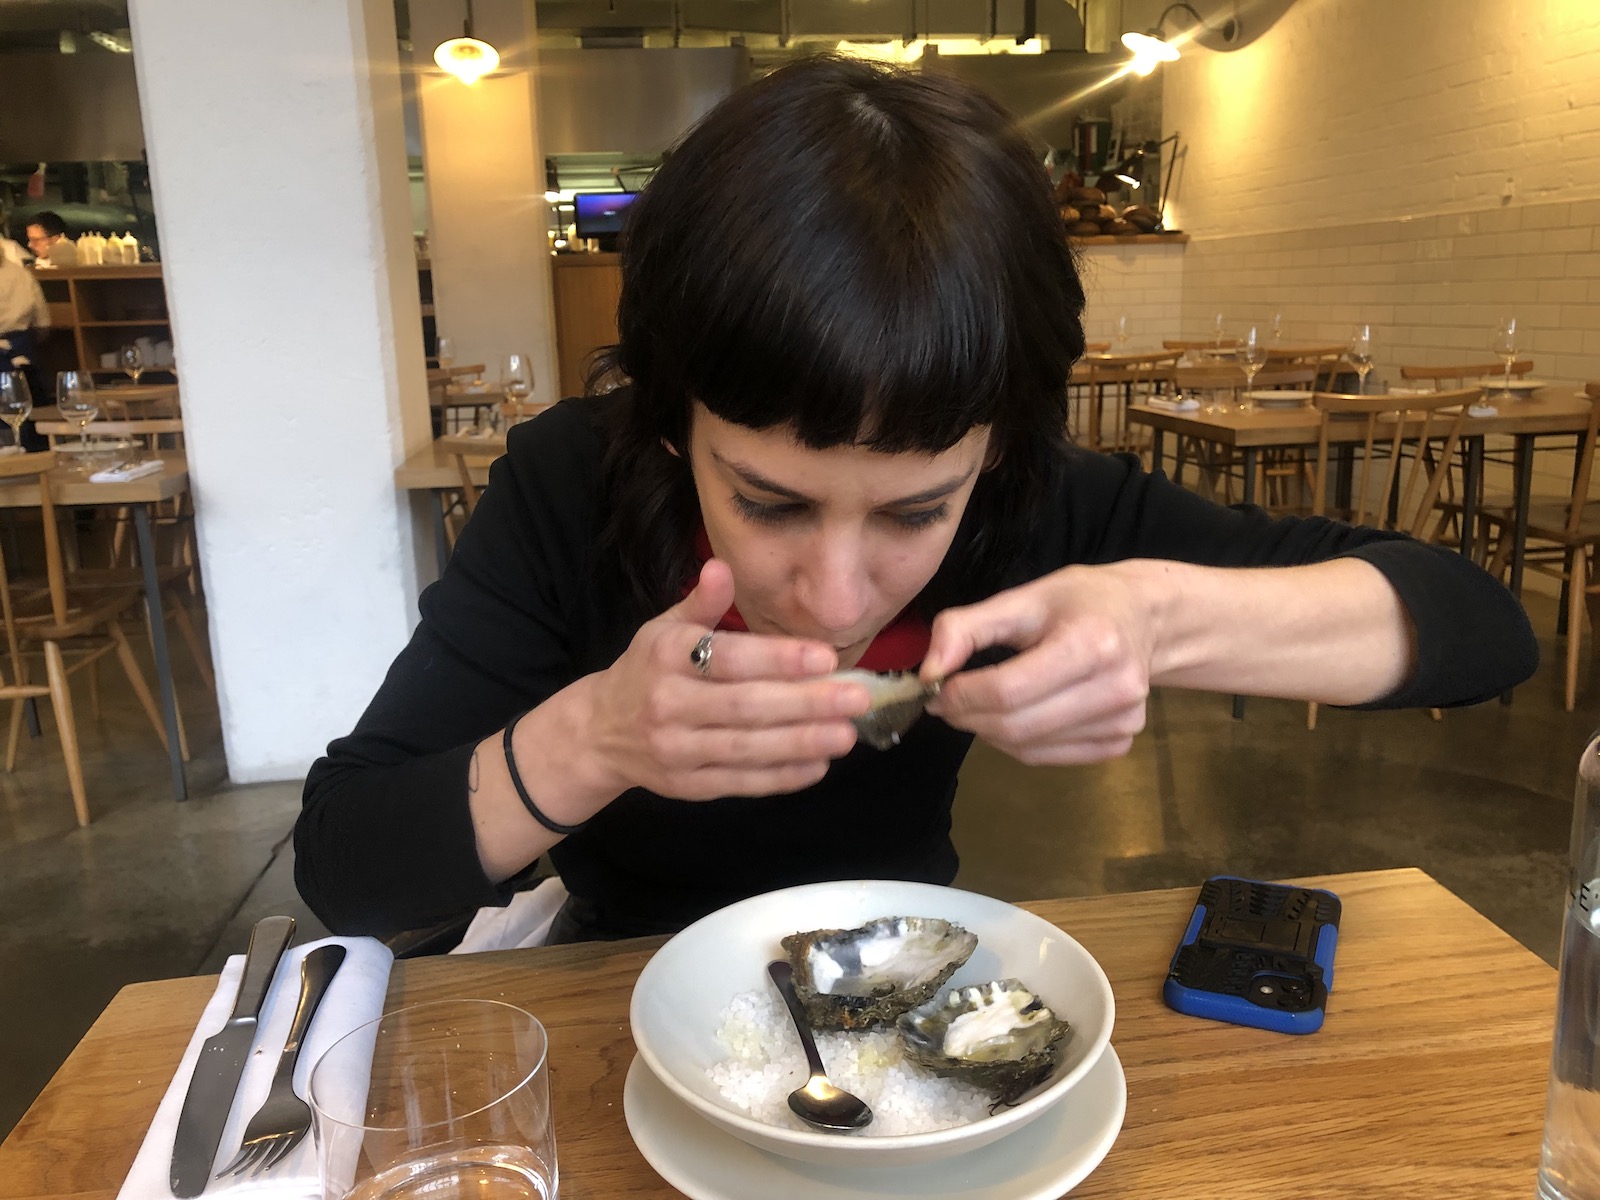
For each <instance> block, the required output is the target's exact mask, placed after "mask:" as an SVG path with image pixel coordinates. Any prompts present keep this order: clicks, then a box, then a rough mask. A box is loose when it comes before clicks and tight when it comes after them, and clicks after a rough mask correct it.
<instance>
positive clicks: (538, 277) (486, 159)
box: [409, 0, 557, 400]
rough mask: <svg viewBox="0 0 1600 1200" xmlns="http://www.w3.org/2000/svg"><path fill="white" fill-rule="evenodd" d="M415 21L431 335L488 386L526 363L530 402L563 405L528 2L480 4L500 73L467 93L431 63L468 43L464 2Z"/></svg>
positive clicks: (445, 4)
mask: <svg viewBox="0 0 1600 1200" xmlns="http://www.w3.org/2000/svg"><path fill="white" fill-rule="evenodd" d="M409 11H410V15H411V47H412V51H411V57H412V61H413V63H414V64H415V69H416V71H417V97H418V102H419V107H420V110H421V114H420V115H421V119H422V174H423V180H424V182H425V184H426V186H427V189H428V210H429V213H430V214H431V219H432V223H431V225H430V227H429V230H428V236H429V249H430V253H431V256H432V259H433V303H434V314H435V317H436V327H437V329H438V331H439V333H440V334H441V335H448V336H449V337H450V338H452V339H453V340H454V342H455V346H456V361H457V362H461V363H484V364H485V365H486V366H487V367H488V369H489V373H488V378H489V379H490V380H494V379H496V378H497V374H496V372H497V371H498V370H499V366H498V363H499V360H500V359H501V358H502V357H503V356H504V355H506V354H508V353H510V352H512V351H518V352H520V353H523V354H527V355H528V356H529V358H530V360H531V362H532V364H533V368H534V375H535V379H534V397H535V398H536V399H544V400H552V399H556V398H557V397H556V396H555V394H554V389H555V388H556V383H557V376H556V367H555V323H554V318H553V315H552V308H553V304H552V301H551V290H550V249H549V242H548V241H547V239H546V237H545V230H546V229H547V228H548V224H549V206H548V205H547V204H546V203H545V199H544V191H545V177H544V156H543V154H542V153H541V152H540V148H539V124H538V119H537V104H538V88H537V85H536V79H535V72H536V71H537V66H538V64H537V51H536V50H535V34H536V32H537V23H536V20H535V17H534V9H533V0H475V2H474V4H473V32H474V33H475V34H476V35H477V36H478V37H480V38H482V39H483V40H484V41H486V42H489V43H490V44H491V45H492V46H494V48H495V49H496V50H498V51H499V52H500V69H499V70H497V71H495V72H494V73H493V74H491V75H489V76H486V77H485V78H484V79H481V80H479V81H478V83H476V84H474V85H473V86H472V87H468V86H466V85H465V84H463V83H462V82H461V81H460V80H458V79H456V78H455V77H454V76H451V75H446V74H445V73H444V72H443V71H440V70H439V69H438V68H437V67H436V66H435V65H434V62H433V51H434V47H436V46H437V45H438V44H439V43H440V42H442V41H445V40H446V39H448V38H454V37H460V36H461V22H462V16H463V14H464V13H465V12H466V5H465V4H464V3H463V2H462V0H411V4H410V10H409Z"/></svg>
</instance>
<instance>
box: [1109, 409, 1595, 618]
mask: <svg viewBox="0 0 1600 1200" xmlns="http://www.w3.org/2000/svg"><path fill="white" fill-rule="evenodd" d="M1574 389H1575V385H1572V384H1558V385H1552V386H1551V387H1548V388H1545V389H1543V390H1542V391H1540V392H1537V393H1535V394H1534V395H1533V396H1531V397H1529V398H1528V399H1525V400H1505V399H1502V400H1500V401H1499V409H1500V411H1499V413H1498V414H1496V415H1495V416H1492V417H1468V418H1467V420H1466V424H1465V426H1464V427H1463V429H1462V437H1463V440H1464V441H1465V444H1466V447H1467V468H1466V479H1465V480H1464V482H1463V497H1464V499H1466V500H1469V501H1470V500H1471V498H1473V497H1474V496H1475V493H1476V487H1475V484H1474V481H1475V480H1476V479H1477V478H1478V476H1479V474H1480V473H1481V472H1482V469H1483V439H1484V438H1485V437H1487V436H1489V435H1491V434H1502V435H1509V436H1511V437H1512V438H1513V439H1514V445H1515V455H1514V459H1513V468H1512V479H1513V492H1514V497H1513V504H1514V513H1515V527H1514V530H1513V534H1512V536H1513V539H1514V540H1513V542H1512V552H1511V590H1512V592H1514V593H1515V594H1516V595H1518V596H1521V595H1522V569H1523V545H1524V543H1525V542H1526V541H1527V536H1528V505H1529V501H1530V493H1531V489H1532V486H1533V447H1534V442H1535V441H1536V440H1537V439H1538V438H1540V437H1544V436H1548V435H1551V434H1568V435H1570V434H1574V433H1582V432H1583V431H1584V430H1585V429H1586V428H1587V427H1588V420H1589V408H1590V402H1589V401H1588V400H1587V399H1585V398H1583V397H1580V396H1578V395H1576V394H1575V390H1574ZM1395 399H1396V401H1397V402H1398V401H1400V400H1401V399H1402V397H1399V396H1396V397H1395ZM1128 422H1129V423H1130V424H1133V425H1144V426H1147V427H1148V428H1150V429H1151V430H1152V431H1153V434H1154V442H1153V444H1152V449H1151V462H1152V463H1153V464H1154V465H1155V466H1157V467H1159V466H1160V465H1161V458H1162V452H1163V448H1164V446H1163V439H1164V435H1166V434H1168V433H1172V434H1176V435H1178V436H1179V437H1187V438H1195V439H1197V440H1199V441H1203V442H1210V443H1212V444H1214V445H1218V446H1224V447H1227V448H1228V449H1230V450H1238V451H1239V454H1240V459H1241V461H1242V463H1243V469H1244V501H1245V503H1246V504H1251V503H1254V501H1255V477H1256V462H1257V459H1258V457H1259V455H1260V452H1261V451H1262V450H1282V449H1293V448H1296V447H1303V446H1315V445H1316V444H1317V433H1318V429H1319V423H1320V421H1319V417H1318V414H1317V410H1316V409H1314V408H1311V407H1310V406H1303V407H1299V408H1262V407H1261V406H1260V405H1257V406H1255V407H1254V408H1252V409H1251V410H1250V411H1248V412H1239V411H1237V410H1230V411H1228V412H1215V413H1208V412H1204V411H1202V410H1199V409H1196V410H1193V411H1190V412H1173V411H1171V410H1169V409H1163V408H1152V407H1151V406H1150V405H1148V404H1133V405H1130V406H1129V408H1128ZM1363 436H1364V435H1363V432H1362V426H1361V424H1360V423H1359V422H1351V423H1350V428H1349V429H1335V430H1333V431H1332V436H1331V438H1330V440H1331V441H1335V442H1341V441H1342V442H1357V441H1360V440H1362V438H1363ZM1461 524H1462V538H1461V542H1462V553H1464V554H1468V555H1470V554H1471V552H1472V525H1473V522H1472V513H1471V510H1470V508H1469V509H1468V511H1467V512H1466V513H1465V514H1464V516H1463V519H1462V523H1461Z"/></svg>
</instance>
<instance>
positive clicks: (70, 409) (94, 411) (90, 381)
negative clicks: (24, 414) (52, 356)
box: [56, 371, 100, 456]
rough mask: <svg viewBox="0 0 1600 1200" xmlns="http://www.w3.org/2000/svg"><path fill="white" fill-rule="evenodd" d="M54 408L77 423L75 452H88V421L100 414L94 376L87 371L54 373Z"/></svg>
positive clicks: (64, 417) (83, 453) (66, 418)
mask: <svg viewBox="0 0 1600 1200" xmlns="http://www.w3.org/2000/svg"><path fill="white" fill-rule="evenodd" d="M56 410H57V411H58V412H60V413H61V416H62V419H63V420H67V421H76V422H77V423H78V449H77V453H78V454H79V455H80V456H81V455H87V454H88V453H89V422H90V421H92V420H94V419H95V418H96V417H97V416H99V415H100V401H99V398H98V397H96V395H95V391H94V376H93V375H91V374H89V372H87V371H61V372H59V373H58V374H57V375H56Z"/></svg>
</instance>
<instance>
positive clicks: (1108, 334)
mask: <svg viewBox="0 0 1600 1200" xmlns="http://www.w3.org/2000/svg"><path fill="white" fill-rule="evenodd" d="M1183 257H1184V247H1183V244H1182V243H1181V242H1178V243H1173V244H1170V245H1162V244H1159V243H1158V244H1154V245H1152V244H1139V243H1132V244H1129V243H1123V244H1121V245H1102V246H1083V247H1081V248H1080V250H1079V260H1078V265H1079V268H1080V271H1081V274H1082V278H1083V288H1084V292H1085V294H1086V295H1087V297H1088V303H1087V304H1086V305H1085V307H1084V313H1083V325H1084V332H1085V333H1086V334H1087V335H1088V339H1089V340H1090V341H1091V342H1114V341H1115V337H1116V327H1117V318H1118V317H1119V316H1121V315H1123V314H1126V315H1127V318H1128V345H1127V348H1128V349H1130V350H1148V349H1152V348H1154V347H1156V346H1159V345H1160V344H1161V339H1162V338H1168V337H1175V336H1176V331H1177V329H1178V326H1179V324H1180V322H1181V320H1182V309H1183Z"/></svg>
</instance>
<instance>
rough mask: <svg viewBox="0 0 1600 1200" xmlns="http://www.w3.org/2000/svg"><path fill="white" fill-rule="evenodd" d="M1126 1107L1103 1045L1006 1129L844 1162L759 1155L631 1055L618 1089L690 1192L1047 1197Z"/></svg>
mask: <svg viewBox="0 0 1600 1200" xmlns="http://www.w3.org/2000/svg"><path fill="white" fill-rule="evenodd" d="M1127 1106H1128V1082H1127V1077H1126V1076H1125V1075H1124V1074H1123V1072H1122V1062H1121V1060H1120V1059H1118V1058H1117V1052H1116V1051H1115V1050H1114V1049H1112V1048H1111V1047H1110V1046H1107V1047H1106V1048H1105V1050H1104V1051H1103V1052H1102V1053H1101V1055H1100V1057H1099V1059H1098V1060H1097V1061H1096V1062H1095V1064H1094V1066H1092V1067H1090V1068H1089V1072H1088V1074H1086V1075H1085V1076H1084V1077H1083V1078H1082V1079H1081V1080H1080V1081H1079V1083H1078V1085H1077V1086H1076V1087H1075V1088H1073V1089H1072V1091H1071V1092H1069V1093H1068V1094H1067V1095H1066V1096H1065V1097H1063V1098H1062V1100H1061V1102H1060V1103H1059V1104H1056V1105H1055V1106H1054V1107H1052V1108H1051V1109H1050V1110H1049V1111H1048V1112H1046V1113H1045V1114H1044V1115H1043V1116H1041V1117H1040V1118H1039V1119H1038V1120H1036V1121H1034V1122H1032V1123H1031V1124H1029V1125H1026V1126H1024V1127H1023V1128H1022V1129H1019V1130H1018V1131H1017V1132H1016V1133H1013V1134H1011V1135H1010V1136H1009V1137H1005V1138H1002V1139H1001V1140H1000V1141H998V1142H992V1143H991V1144H989V1145H987V1146H984V1147H982V1148H980V1149H977V1150H973V1151H972V1152H971V1153H968V1154H961V1155H957V1156H955V1157H954V1158H944V1159H940V1160H939V1161H938V1162H931V1163H923V1164H921V1165H915V1166H902V1167H893V1168H889V1169H877V1168H873V1167H864V1168H857V1169H854V1170H852V1169H849V1168H845V1167H825V1166H821V1165H819V1164H816V1163H807V1162H801V1161H800V1160H799V1159H795V1158H787V1157H783V1156H781V1155H777V1154H768V1153H767V1152H766V1151H763V1150H757V1149H756V1148H755V1147H754V1146H751V1145H749V1144H748V1143H746V1142H742V1141H740V1140H739V1139H738V1138H736V1137H734V1136H732V1135H731V1134H727V1133H724V1132H722V1130H720V1129H718V1128H717V1127H716V1126H715V1125H712V1124H711V1123H710V1122H709V1121H704V1120H702V1119H701V1118H700V1117H699V1116H698V1115H696V1114H695V1113H694V1112H693V1111H692V1110H691V1109H690V1108H689V1107H688V1106H687V1105H685V1104H684V1103H683V1102H682V1101H680V1100H679V1099H678V1098H677V1097H676V1096H674V1095H673V1094H672V1093H671V1092H669V1091H668V1090H667V1088H666V1085H665V1084H663V1083H662V1082H661V1081H660V1080H659V1079H657V1078H656V1077H655V1075H654V1074H652V1073H651V1071H650V1068H649V1067H647V1066H645V1064H644V1061H643V1060H642V1059H640V1058H638V1057H637V1056H636V1057H635V1058H634V1060H633V1065H632V1066H630V1067H629V1068H628V1078H627V1082H626V1083H625V1084H624V1085H623V1089H622V1113H623V1116H624V1117H625V1118H626V1120H627V1122H628V1132H629V1133H630V1134H632V1135H633V1144H634V1145H635V1146H637V1147H638V1148H639V1153H640V1154H642V1155H644V1159H645V1161H646V1162H647V1163H649V1164H650V1165H651V1166H652V1167H654V1168H655V1170H656V1173H657V1174H659V1175H660V1176H661V1177H662V1178H663V1179H665V1180H666V1181H667V1182H668V1183H670V1184H671V1185H672V1186H673V1187H675V1188H677V1189H678V1190H679V1191H680V1192H682V1193H683V1194H684V1195H685V1196H688V1197H690V1200H751V1198H752V1197H760V1200H865V1198H870V1197H874V1196H897V1197H912V1196H915V1197H918V1200H1055V1198H1056V1197H1057V1196H1060V1195H1062V1194H1063V1193H1065V1192H1067V1191H1069V1190H1071V1189H1072V1188H1075V1187H1077V1186H1078V1184H1080V1183H1082V1182H1083V1181H1084V1179H1086V1178H1087V1177H1088V1175H1089V1172H1091V1171H1093V1170H1094V1169H1095V1168H1096V1167H1098V1166H1099V1165H1100V1162H1101V1160H1102V1159H1104V1158H1105V1156H1106V1154H1107V1153H1109V1152H1110V1150H1111V1146H1112V1143H1113V1142H1115V1141H1116V1140H1117V1133H1118V1131H1119V1130H1121V1128H1122V1118H1123V1114H1124V1112H1125V1111H1126V1109H1127Z"/></svg>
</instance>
